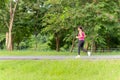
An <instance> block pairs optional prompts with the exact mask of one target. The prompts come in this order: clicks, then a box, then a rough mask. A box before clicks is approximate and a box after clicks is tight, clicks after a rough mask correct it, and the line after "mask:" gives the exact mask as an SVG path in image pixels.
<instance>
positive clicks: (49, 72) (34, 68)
mask: <svg viewBox="0 0 120 80" xmlns="http://www.w3.org/2000/svg"><path fill="white" fill-rule="evenodd" d="M119 69H120V63H119V60H100V61H99V60H96V61H88V60H61V61H55V60H42V61H33V60H29V61H0V80H119V78H120V77H119V75H120V71H119Z"/></svg>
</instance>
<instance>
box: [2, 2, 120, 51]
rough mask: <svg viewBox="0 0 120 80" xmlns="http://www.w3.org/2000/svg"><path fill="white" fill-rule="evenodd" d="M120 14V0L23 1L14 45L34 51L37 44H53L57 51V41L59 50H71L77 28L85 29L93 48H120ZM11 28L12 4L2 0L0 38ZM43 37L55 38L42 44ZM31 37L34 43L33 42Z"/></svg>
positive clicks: (18, 14) (14, 24) (16, 17)
mask: <svg viewBox="0 0 120 80" xmlns="http://www.w3.org/2000/svg"><path fill="white" fill-rule="evenodd" d="M13 4H14V2H13ZM119 14H120V1H119V0H19V3H18V7H17V9H16V13H15V19H14V23H13V30H12V34H13V43H14V45H15V47H16V45H17V46H20V45H21V42H22V43H26V42H28V43H30V44H34V46H33V47H35V45H36V46H37V43H40V44H44V43H45V45H46V44H48V43H49V46H50V47H51V48H52V49H55V48H56V44H57V43H56V37H57V38H60V41H59V42H60V43H59V48H64V49H68V48H70V46H71V43H72V40H75V36H76V35H77V26H78V25H81V26H83V28H84V31H85V33H86V35H87V38H86V42H88V43H89V44H91V45H93V44H95V45H96V47H97V48H106V47H107V48H112V47H114V48H115V47H119V45H120V43H119V42H120V38H119V37H120V33H119V32H120V24H119V22H120V15H119ZM8 25H9V0H3V2H2V0H0V28H1V29H0V34H5V33H6V31H7V30H8V28H7V27H8ZM39 34H41V35H42V36H43V34H44V35H45V36H48V37H51V35H52V38H51V39H50V40H47V41H46V42H44V41H43V42H42V39H38V38H41V37H39ZM31 35H32V36H34V37H33V38H32V39H33V40H34V41H33V43H32V42H31V41H30V40H29V38H30V37H31ZM3 39H4V38H3V37H2V38H0V41H2V40H3ZM75 42H76V40H75ZM91 42H93V43H91ZM30 44H27V45H26V46H29V45H30ZM91 45H90V46H91ZM29 47H31V46H29ZM64 49H63V50H64Z"/></svg>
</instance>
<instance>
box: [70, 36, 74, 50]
mask: <svg viewBox="0 0 120 80" xmlns="http://www.w3.org/2000/svg"><path fill="white" fill-rule="evenodd" d="M74 45H75V38H73V40H72V47H71V49H70V52H73V49H74Z"/></svg>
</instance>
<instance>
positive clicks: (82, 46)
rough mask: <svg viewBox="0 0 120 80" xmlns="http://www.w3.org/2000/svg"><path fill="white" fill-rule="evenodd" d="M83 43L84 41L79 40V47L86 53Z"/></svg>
mask: <svg viewBox="0 0 120 80" xmlns="http://www.w3.org/2000/svg"><path fill="white" fill-rule="evenodd" d="M84 43H85V41H81V49H82V50H83V51H84V52H86V53H87V50H86V49H84Z"/></svg>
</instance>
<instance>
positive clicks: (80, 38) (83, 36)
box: [78, 32, 85, 40]
mask: <svg viewBox="0 0 120 80" xmlns="http://www.w3.org/2000/svg"><path fill="white" fill-rule="evenodd" d="M78 39H79V40H84V39H85V33H84V32H82V36H80V34H78Z"/></svg>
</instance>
